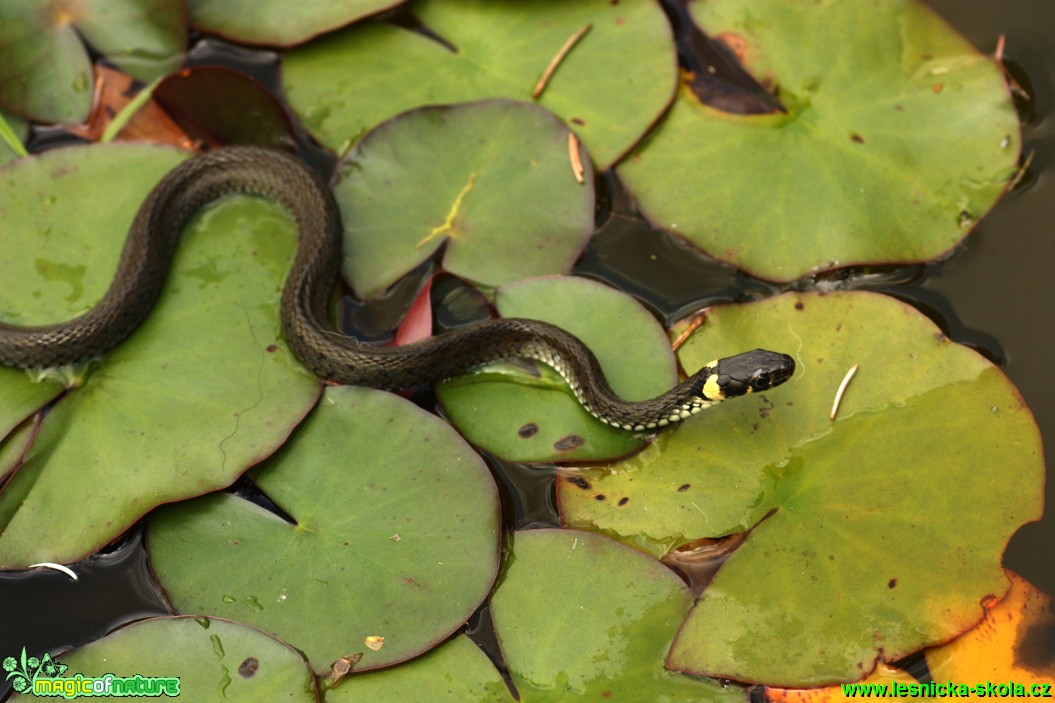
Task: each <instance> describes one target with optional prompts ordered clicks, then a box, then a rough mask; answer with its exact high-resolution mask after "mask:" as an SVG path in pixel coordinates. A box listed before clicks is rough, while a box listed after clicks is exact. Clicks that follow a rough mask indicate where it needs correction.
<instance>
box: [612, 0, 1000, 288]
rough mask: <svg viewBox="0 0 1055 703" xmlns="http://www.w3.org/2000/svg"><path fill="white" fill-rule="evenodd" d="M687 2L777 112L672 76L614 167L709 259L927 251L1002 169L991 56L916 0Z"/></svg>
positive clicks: (827, 259)
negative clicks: (757, 110) (775, 102)
mask: <svg viewBox="0 0 1055 703" xmlns="http://www.w3.org/2000/svg"><path fill="white" fill-rule="evenodd" d="M690 10H691V12H692V15H693V17H694V18H695V19H696V20H697V21H698V23H699V24H700V25H701V26H702V27H703V28H704V29H705V30H706V31H707V32H708V33H710V34H711V35H718V36H727V37H730V38H731V39H733V40H736V41H737V42H739V43H741V44H742V45H743V49H742V50H743V53H744V61H745V63H746V66H747V68H748V69H749V70H750V71H751V72H752V73H753V74H754V75H755V76H756V77H757V78H760V79H762V80H763V82H765V83H768V84H770V85H773V86H775V89H776V90H777V91H778V97H779V98H780V99H781V101H783V103H784V105H785V107H786V108H787V110H788V112H787V114H779V115H731V114H726V113H721V112H718V111H717V110H715V109H713V108H710V107H707V106H704V105H701V104H699V103H698V102H697V101H696V99H695V98H694V97H693V96H692V94H691V91H689V90H688V89H687V88H684V89H683V90H682V91H681V94H680V95H679V97H678V99H677V100H676V101H675V104H674V107H673V109H672V110H671V112H670V113H669V114H668V115H667V117H666V119H665V120H664V122H663V123H662V124H661V126H660V127H659V129H658V131H657V132H656V133H655V135H654V137H653V138H652V139H650V140H649V141H648V143H647V144H645V145H643V146H641V147H640V148H639V149H638V150H637V151H636V152H635V153H634V154H633V155H632V156H631V157H630V158H628V159H627V160H626V161H625V162H624V163H623V164H622V165H621V166H620V167H619V174H620V176H621V178H622V179H623V180H624V182H625V183H626V184H627V186H628V187H629V188H630V190H631V191H633V193H634V195H635V196H636V197H637V199H638V202H639V204H640V207H641V209H642V212H644V213H645V215H646V216H647V217H648V218H649V219H650V220H651V221H653V222H654V223H656V224H658V225H660V226H662V227H664V228H666V229H668V230H670V231H671V232H674V233H677V234H679V235H681V236H683V237H685V238H686V239H687V240H689V241H690V242H691V243H693V244H694V245H696V246H698V247H699V248H701V249H703V250H704V251H706V252H707V253H708V254H710V255H712V256H714V257H716V258H719V259H721V260H723V261H727V262H729V263H732V264H735V265H736V266H738V267H740V268H742V269H744V270H746V271H748V272H750V273H752V274H754V275H756V276H760V277H763V278H767V279H772V280H779V281H790V280H794V279H796V278H799V277H800V276H803V275H805V274H807V273H810V272H811V271H817V270H821V269H827V268H832V267H837V266H845V265H849V264H865V263H905V262H918V261H926V260H929V259H934V258H937V257H940V256H942V255H944V254H946V253H947V252H949V251H950V250H951V249H952V248H953V247H955V246H956V245H957V244H958V243H959V242H960V241H961V240H962V239H963V238H964V237H965V236H966V235H967V233H968V232H969V231H970V229H971V227H972V226H973V225H974V224H975V223H976V222H977V221H978V219H979V218H981V217H982V216H983V215H984V214H985V213H986V212H987V211H988V210H989V209H990V208H991V207H992V205H993V203H995V202H996V200H997V198H999V197H1000V195H1001V194H1002V193H1003V192H1004V190H1005V187H1006V185H1007V183H1008V180H1009V179H1010V177H1011V176H1012V175H1013V174H1014V173H1015V171H1016V164H1017V160H1018V154H1019V148H1020V144H1021V136H1020V132H1019V125H1018V119H1017V116H1016V114H1015V109H1014V106H1013V104H1012V101H1011V98H1010V95H1009V93H1008V90H1007V87H1006V85H1005V84H1004V80H1003V77H1002V75H1001V72H1000V69H999V67H998V66H997V64H996V63H995V62H994V61H993V60H992V59H991V58H989V57H987V56H983V55H982V54H980V53H978V52H977V51H976V50H975V49H974V48H973V47H972V46H971V45H970V44H969V43H968V42H967V41H966V40H964V39H963V38H962V37H960V36H959V35H958V34H956V33H955V32H954V31H953V30H951V29H950V28H949V26H948V25H947V24H946V23H945V22H944V20H942V19H941V18H940V17H938V16H937V15H936V14H934V13H933V12H932V11H931V10H930V9H928V8H926V7H924V6H923V5H922V3H920V2H917V1H916V0H898V1H897V2H881V3H861V2H855V1H853V0H842V1H838V2H826V3H823V4H821V5H818V4H815V3H803V2H795V1H794V0H760V1H759V2H752V3H745V2H741V1H739V0H712V1H710V2H696V3H692V4H691V5H690ZM833 57H838V60H833Z"/></svg>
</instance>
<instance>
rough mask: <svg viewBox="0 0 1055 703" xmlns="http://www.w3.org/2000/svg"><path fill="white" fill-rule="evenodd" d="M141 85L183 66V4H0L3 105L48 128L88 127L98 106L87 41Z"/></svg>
mask: <svg viewBox="0 0 1055 703" xmlns="http://www.w3.org/2000/svg"><path fill="white" fill-rule="evenodd" d="M82 37H83V38H84V40H85V41H87V42H88V43H89V44H91V46H92V47H93V48H94V49H96V50H97V51H98V52H100V53H101V54H103V55H104V56H106V58H107V59H108V60H109V61H111V62H113V63H114V64H116V65H117V66H118V67H120V68H121V69H122V70H124V71H126V72H127V73H130V74H131V75H133V76H135V77H136V78H138V79H139V80H142V81H150V80H153V79H154V78H158V77H160V76H163V75H165V74H166V73H169V72H170V71H172V70H174V69H175V68H176V67H178V66H179V65H180V63H181V62H182V61H183V52H184V50H185V48H186V41H187V38H186V20H185V18H184V11H183V8H182V3H180V2H179V1H178V0H107V2H93V1H92V0H5V2H4V3H3V5H2V6H0V56H3V57H4V60H3V62H0V105H2V106H3V107H4V108H6V109H8V110H10V111H12V112H15V113H17V114H19V115H22V116H23V117H29V118H31V119H34V120H39V121H42V122H82V121H84V119H85V118H87V117H88V112H89V110H90V109H91V105H92V89H93V85H92V83H93V78H92V66H91V61H90V60H89V58H88V52H87V51H86V50H85V47H84V45H83V44H82V43H81V38H82Z"/></svg>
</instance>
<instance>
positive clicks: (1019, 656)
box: [1015, 606, 1055, 672]
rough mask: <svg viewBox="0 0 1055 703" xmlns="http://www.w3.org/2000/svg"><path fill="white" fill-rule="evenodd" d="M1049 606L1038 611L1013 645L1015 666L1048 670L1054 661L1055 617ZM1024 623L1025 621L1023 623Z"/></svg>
mask: <svg viewBox="0 0 1055 703" xmlns="http://www.w3.org/2000/svg"><path fill="white" fill-rule="evenodd" d="M1051 616H1052V610H1051V606H1048V611H1047V612H1039V613H1038V614H1037V619H1036V621H1034V622H1033V623H1032V624H1030V625H1029V627H1028V628H1027V629H1026V631H1025V633H1024V634H1023V635H1022V638H1021V639H1020V640H1019V642H1018V646H1017V647H1015V666H1020V667H1022V668H1026V669H1032V670H1034V671H1045V672H1049V671H1050V667H1051V662H1053V661H1055V618H1053V617H1051ZM1023 624H1025V623H1023Z"/></svg>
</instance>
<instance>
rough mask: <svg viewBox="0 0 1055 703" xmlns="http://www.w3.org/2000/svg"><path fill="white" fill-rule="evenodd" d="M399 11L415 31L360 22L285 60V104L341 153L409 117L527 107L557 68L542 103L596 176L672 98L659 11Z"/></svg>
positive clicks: (589, 1) (474, 6) (471, 7)
mask: <svg viewBox="0 0 1055 703" xmlns="http://www.w3.org/2000/svg"><path fill="white" fill-rule="evenodd" d="M407 9H408V10H409V12H410V13H413V17H414V18H416V20H418V21H419V22H420V26H418V27H415V28H408V27H405V26H399V25H397V24H394V23H385V22H362V23H359V24H357V25H355V26H353V27H349V28H348V29H346V30H343V31H341V32H338V33H334V34H331V35H329V36H326V37H322V38H320V39H317V40H315V41H313V42H311V43H309V44H305V45H304V46H301V47H298V48H297V49H294V50H293V51H290V52H289V53H288V54H287V55H286V57H285V60H284V61H283V67H282V82H283V88H284V91H285V94H286V95H287V97H288V98H289V103H290V105H291V106H292V107H293V109H294V111H296V112H297V114H299V115H300V116H301V119H302V120H303V122H304V123H305V124H306V125H307V126H308V129H309V130H310V131H311V132H312V134H314V135H315V137H316V138H317V139H319V141H321V142H322V143H323V144H325V145H326V146H328V147H329V148H331V149H333V150H334V151H337V152H338V153H343V152H344V151H346V150H347V149H348V147H349V146H351V144H352V143H354V142H355V141H356V140H357V139H358V138H359V137H360V136H361V135H362V134H363V133H364V132H366V130H367V129H369V128H371V127H373V125H375V124H377V123H379V122H381V121H383V120H386V119H388V118H390V117H392V116H393V115H395V114H397V113H400V112H403V111H405V110H410V109H412V108H416V107H421V106H423V105H435V104H454V103H463V102H470V101H474V100H482V99H486V98H510V99H514V100H531V99H532V93H533V92H535V91H536V86H537V85H538V84H539V80H540V78H541V77H542V76H543V74H544V73H545V72H546V70H547V67H548V66H549V65H550V64H551V63H553V65H554V67H555V70H554V71H553V73H552V76H551V78H550V79H549V81H548V83H546V84H545V87H544V90H543V91H542V92H541V95H540V97H539V98H538V103H539V104H540V105H542V106H543V107H546V108H548V109H549V110H552V111H553V112H554V113H556V114H557V115H559V116H560V117H561V119H563V120H564V122H565V123H567V124H568V125H569V126H570V127H572V128H573V129H574V130H575V132H576V133H577V134H578V135H579V136H580V137H581V138H582V140H583V143H584V144H585V145H586V147H587V149H588V150H589V152H590V154H591V155H592V156H593V158H594V159H596V161H597V163H598V165H599V166H600V167H601V168H602V169H603V168H607V167H608V166H610V165H611V164H612V163H614V162H615V161H617V160H618V159H619V157H620V155H622V154H624V153H626V152H627V151H628V150H629V149H630V148H631V147H632V146H633V145H634V144H635V143H636V142H637V141H638V140H639V139H641V137H642V136H643V135H644V133H645V132H646V131H647V130H648V129H649V127H650V126H651V125H652V124H653V123H654V122H655V121H656V120H657V119H659V116H660V115H661V114H662V112H663V110H665V109H666V107H667V105H668V104H669V103H670V100H671V97H672V96H673V94H674V91H675V86H676V81H677V60H676V57H675V52H674V42H673V39H672V36H671V30H670V26H669V24H668V23H667V18H666V17H665V16H664V14H663V10H662V9H661V8H660V6H659V4H658V3H655V2H648V1H646V0H623V1H622V2H618V3H616V2H609V0H580V1H579V2H562V3H555V2H546V1H544V0H419V1H418V2H411V3H408V4H407ZM566 44H567V45H569V46H570V50H569V51H568V52H567V53H566V54H565V55H564V56H563V58H562V59H561V60H558V59H560V56H561V53H560V52H561V48H562V47H563V46H565V45H566ZM554 62H555V63H554ZM348 66H355V67H356V68H355V71H348V70H347V68H346V67H348ZM468 143H469V142H468V141H465V142H464V143H463V144H468Z"/></svg>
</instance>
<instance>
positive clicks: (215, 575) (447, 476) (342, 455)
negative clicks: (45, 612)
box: [147, 387, 499, 671]
mask: <svg viewBox="0 0 1055 703" xmlns="http://www.w3.org/2000/svg"><path fill="white" fill-rule="evenodd" d="M253 480H254V482H255V483H256V485H257V486H259V488H260V489H261V490H262V491H263V492H264V493H265V494H266V495H267V496H268V497H269V498H270V499H271V500H272V501H273V502H274V503H275V504H276V505H277V506H279V508H280V509H281V510H282V511H284V512H285V513H286V514H287V515H288V516H290V518H291V519H292V520H293V523H292V524H291V523H289V522H286V521H285V520H283V519H282V518H281V517H278V516H276V515H275V514H273V513H271V512H268V511H267V510H265V509H264V508H262V507H260V506H259V505H257V504H255V503H252V502H249V501H247V500H244V499H242V498H239V497H237V496H233V495H229V494H224V493H220V494H214V495H210V496H205V497H202V498H199V499H197V500H195V501H190V502H185V503H181V504H179V505H174V506H170V507H167V508H165V509H164V510H163V511H161V512H160V513H159V514H158V515H157V516H156V517H155V518H153V519H152V521H151V523H150V526H149V529H148V532H147V547H148V549H149V552H150V560H151V565H152V567H153V570H154V573H155V574H156V576H157V578H158V581H159V582H160V583H161V585H162V587H163V588H164V589H165V592H166V594H167V595H168V598H169V600H170V602H171V603H172V604H173V605H174V606H175V607H176V609H177V610H179V611H180V612H184V613H205V614H209V615H220V616H223V617H229V618H232V619H237V620H240V621H242V622H247V623H250V624H252V625H255V626H257V627H260V628H261V629H264V630H267V631H269V632H272V633H274V634H276V635H278V636H279V637H281V638H282V639H284V640H285V641H287V642H289V643H291V644H292V645H293V646H295V647H297V648H298V649H299V650H300V651H302V652H304V653H305V654H306V656H307V657H308V660H309V661H310V662H311V663H312V666H313V667H314V668H315V669H316V670H317V671H325V670H328V669H329V667H330V665H331V664H332V663H333V662H334V661H336V660H337V659H339V658H341V657H347V656H354V655H357V654H361V655H362V658H361V659H359V661H358V663H357V664H356V667H355V668H356V670H359V671H362V670H368V669H375V668H378V667H382V666H388V665H390V664H394V663H397V662H401V661H404V660H406V659H409V658H411V657H413V656H416V655H418V654H421V653H422V652H424V651H425V650H427V649H429V648H430V647H433V646H435V645H436V644H437V643H438V642H440V641H441V640H443V638H445V637H447V636H448V635H450V634H451V632H453V631H454V630H455V629H457V628H458V627H459V626H460V625H461V624H462V623H464V622H465V621H466V620H467V619H468V618H469V616H470V615H471V614H472V612H473V611H474V610H476V608H477V606H478V605H479V604H480V602H481V601H482V600H483V599H484V598H485V597H486V596H487V593H488V591H489V590H490V588H491V584H492V583H493V581H494V578H495V574H496V573H497V570H498V558H499V524H498V510H499V501H498V494H497V490H496V488H495V484H494V481H493V480H492V479H491V476H490V474H489V472H488V470H487V467H486V465H485V464H484V462H483V460H482V459H480V457H479V456H477V455H476V454H474V453H473V451H472V450H471V449H470V448H469V446H468V445H467V444H466V443H465V441H464V440H462V439H461V438H460V437H459V436H458V435H457V434H456V433H455V432H454V431H453V430H452V429H451V428H450V427H449V426H448V425H447V424H446V423H444V422H443V421H442V420H440V419H439V418H437V417H435V416H434V415H431V414H429V413H427V412H425V411H424V410H421V409H420V408H418V407H416V406H414V405H413V404H411V403H410V402H408V401H406V400H403V399H401V398H399V397H398V396H395V395H392V394H390V393H384V392H382V391H376V390H372V389H367V388H353V387H330V388H328V389H327V391H326V393H325V394H324V396H323V399H322V402H321V403H320V404H319V406H318V408H316V410H315V412H314V413H313V414H312V415H311V416H310V417H309V419H308V420H307V421H306V422H305V423H304V425H303V426H302V427H301V428H300V430H299V431H298V432H297V433H296V434H295V435H294V436H293V437H292V438H291V440H290V442H289V443H288V444H287V445H286V447H284V449H283V451H282V452H281V453H280V454H279V455H278V456H276V458H275V459H274V461H272V462H271V463H270V464H268V465H267V466H266V467H265V468H263V470H261V471H258V472H256V473H255V474H254V476H253ZM217 564H223V565H224V568H222V569H218V568H216V566H217ZM372 638H382V639H381V640H377V639H372ZM371 644H374V645H379V646H374V647H372V646H371Z"/></svg>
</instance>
